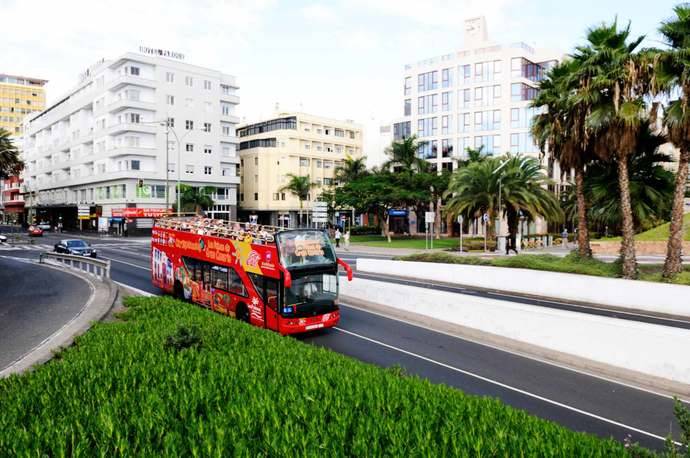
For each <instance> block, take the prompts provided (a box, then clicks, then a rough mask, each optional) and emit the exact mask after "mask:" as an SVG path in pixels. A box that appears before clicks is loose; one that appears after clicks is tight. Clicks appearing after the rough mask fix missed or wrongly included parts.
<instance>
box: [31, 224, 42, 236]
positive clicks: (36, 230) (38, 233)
mask: <svg viewBox="0 0 690 458" xmlns="http://www.w3.org/2000/svg"><path fill="white" fill-rule="evenodd" d="M42 236H43V229H41V228H40V227H38V226H33V225H31V226H29V237H42Z"/></svg>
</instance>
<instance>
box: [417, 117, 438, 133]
mask: <svg viewBox="0 0 690 458" xmlns="http://www.w3.org/2000/svg"><path fill="white" fill-rule="evenodd" d="M437 130H438V118H425V119H419V120H418V121H417V135H418V136H419V137H433V136H435V135H436V133H437Z"/></svg>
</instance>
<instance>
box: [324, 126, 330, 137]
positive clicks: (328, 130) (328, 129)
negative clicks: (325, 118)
mask: <svg viewBox="0 0 690 458" xmlns="http://www.w3.org/2000/svg"><path fill="white" fill-rule="evenodd" d="M323 134H324V135H331V128H330V127H326V128H324V129H323Z"/></svg>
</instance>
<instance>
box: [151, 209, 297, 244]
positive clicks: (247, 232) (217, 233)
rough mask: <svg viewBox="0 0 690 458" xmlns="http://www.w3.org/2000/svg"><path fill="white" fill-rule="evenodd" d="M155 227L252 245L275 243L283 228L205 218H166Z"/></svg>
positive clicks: (161, 219)
mask: <svg viewBox="0 0 690 458" xmlns="http://www.w3.org/2000/svg"><path fill="white" fill-rule="evenodd" d="M155 226H156V227H160V228H164V229H172V230H176V231H182V232H191V233H194V234H200V235H209V236H214V237H221V238H227V239H231V240H240V241H251V242H252V243H275V234H276V233H277V232H279V231H281V230H284V229H283V228H280V227H277V226H267V225H262V224H256V223H244V222H239V221H227V220H222V219H213V218H206V217H203V216H197V215H195V216H176V217H169V216H164V217H161V218H158V219H156V221H155Z"/></svg>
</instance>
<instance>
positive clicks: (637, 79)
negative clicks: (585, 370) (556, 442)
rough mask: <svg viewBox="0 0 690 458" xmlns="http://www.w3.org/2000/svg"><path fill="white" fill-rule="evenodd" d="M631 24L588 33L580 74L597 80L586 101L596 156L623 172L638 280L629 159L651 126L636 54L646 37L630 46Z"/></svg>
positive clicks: (624, 212)
mask: <svg viewBox="0 0 690 458" xmlns="http://www.w3.org/2000/svg"><path fill="white" fill-rule="evenodd" d="M629 37H630V24H628V26H627V27H625V28H622V29H619V28H618V24H617V22H616V21H614V22H613V23H612V24H611V25H606V24H602V25H600V26H598V27H595V28H592V29H590V30H589V32H588V33H587V40H588V48H589V50H588V52H586V53H583V54H584V57H583V59H582V60H581V62H580V66H579V73H580V74H581V75H583V76H587V77H589V78H591V80H590V81H591V86H590V87H589V88H588V91H587V93H586V94H585V95H586V97H588V98H591V100H592V111H591V113H589V115H588V117H587V127H588V128H590V129H591V130H592V134H593V138H592V140H593V146H594V152H595V153H596V155H597V156H598V157H600V158H601V159H602V160H604V161H609V162H614V163H615V164H616V165H617V169H618V188H619V193H620V208H621V222H622V233H623V241H622V243H621V259H622V264H623V277H624V278H636V277H637V274H638V271H637V260H636V257H635V240H634V236H635V226H634V221H633V212H632V202H631V200H630V182H629V170H628V165H629V160H628V159H629V157H630V155H631V154H633V152H634V151H635V148H636V146H637V143H638V137H639V135H640V131H641V130H642V129H643V127H644V125H645V123H646V122H648V120H647V118H646V116H647V110H646V108H647V106H646V103H645V99H644V96H645V95H646V94H647V93H648V92H649V91H648V82H647V78H645V75H644V73H643V69H642V68H641V66H640V64H639V62H640V61H639V59H638V55H637V54H636V53H635V50H636V49H637V47H638V46H639V44H640V42H641V41H642V39H643V38H644V37H639V38H637V39H634V40H632V41H629Z"/></svg>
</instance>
